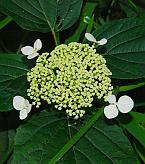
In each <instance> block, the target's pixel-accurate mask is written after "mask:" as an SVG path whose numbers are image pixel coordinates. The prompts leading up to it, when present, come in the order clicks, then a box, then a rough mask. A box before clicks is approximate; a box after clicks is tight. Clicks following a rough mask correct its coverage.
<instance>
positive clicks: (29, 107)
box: [25, 99, 32, 113]
mask: <svg viewBox="0 0 145 164" xmlns="http://www.w3.org/2000/svg"><path fill="white" fill-rule="evenodd" d="M25 106H26V109H27V113H30V111H31V108H32V104H30V103H29V101H28V100H27V99H25Z"/></svg>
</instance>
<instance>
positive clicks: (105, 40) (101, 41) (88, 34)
mask: <svg viewBox="0 0 145 164" xmlns="http://www.w3.org/2000/svg"><path fill="white" fill-rule="evenodd" d="M85 37H86V39H87V40H89V41H90V42H94V43H97V44H98V45H100V46H102V45H104V44H106V43H107V39H105V38H103V39H101V40H99V41H97V40H96V38H95V37H94V36H93V35H92V34H90V33H85Z"/></svg>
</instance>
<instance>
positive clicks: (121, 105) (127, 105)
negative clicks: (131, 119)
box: [117, 95, 134, 113]
mask: <svg viewBox="0 0 145 164" xmlns="http://www.w3.org/2000/svg"><path fill="white" fill-rule="evenodd" d="M117 107H118V110H119V111H120V112H121V113H128V112H130V111H131V110H132V108H133V107H134V102H133V100H132V98H131V97H129V96H127V95H124V96H121V97H120V98H119V100H118V103H117Z"/></svg>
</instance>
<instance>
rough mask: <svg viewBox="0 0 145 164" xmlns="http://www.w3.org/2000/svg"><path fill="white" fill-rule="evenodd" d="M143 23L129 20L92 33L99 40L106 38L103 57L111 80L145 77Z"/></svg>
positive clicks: (144, 31)
mask: <svg viewBox="0 0 145 164" xmlns="http://www.w3.org/2000/svg"><path fill="white" fill-rule="evenodd" d="M144 27H145V21H144V19H140V18H130V19H122V20H118V21H114V22H112V23H109V24H105V25H104V26H102V27H101V28H100V29H99V30H96V31H95V32H94V35H95V37H96V38H97V39H98V40H99V39H101V38H104V37H105V38H107V39H108V43H107V44H106V45H105V46H104V51H105V54H104V57H105V59H106V60H107V65H108V67H109V68H110V70H111V71H112V73H113V76H112V77H113V78H120V79H136V78H143V77H145V28H144Z"/></svg>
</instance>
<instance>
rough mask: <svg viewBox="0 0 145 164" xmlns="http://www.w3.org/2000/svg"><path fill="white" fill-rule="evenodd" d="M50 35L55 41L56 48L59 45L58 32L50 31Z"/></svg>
mask: <svg viewBox="0 0 145 164" xmlns="http://www.w3.org/2000/svg"><path fill="white" fill-rule="evenodd" d="M52 35H53V38H54V41H55V45H56V46H58V45H59V44H60V39H59V32H54V31H52Z"/></svg>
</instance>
